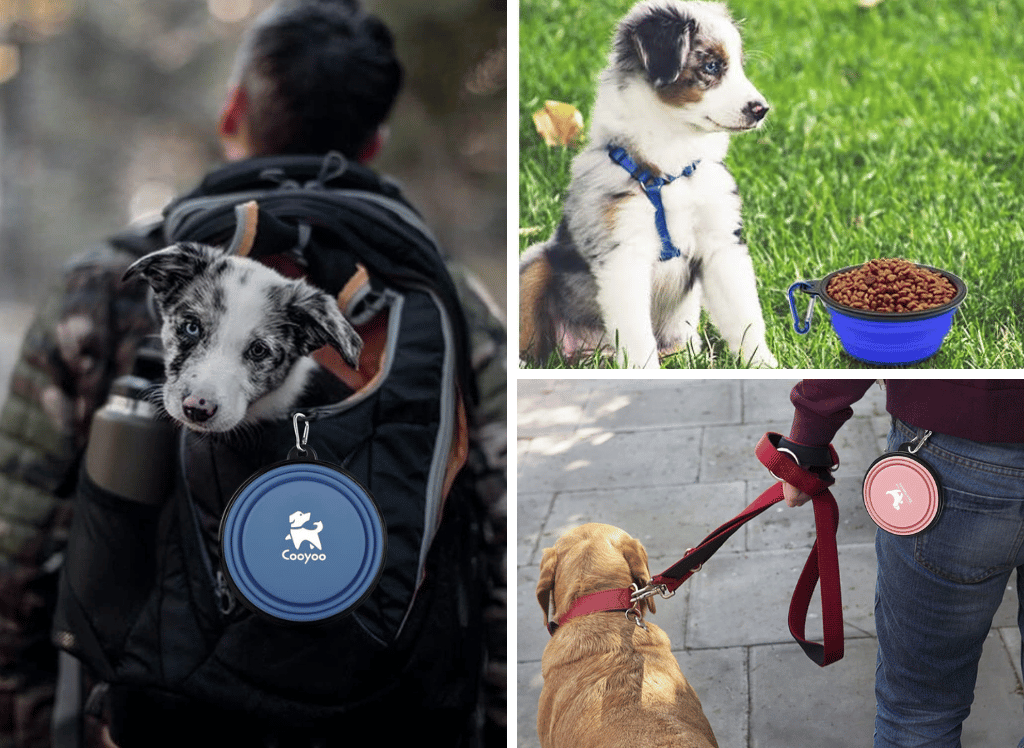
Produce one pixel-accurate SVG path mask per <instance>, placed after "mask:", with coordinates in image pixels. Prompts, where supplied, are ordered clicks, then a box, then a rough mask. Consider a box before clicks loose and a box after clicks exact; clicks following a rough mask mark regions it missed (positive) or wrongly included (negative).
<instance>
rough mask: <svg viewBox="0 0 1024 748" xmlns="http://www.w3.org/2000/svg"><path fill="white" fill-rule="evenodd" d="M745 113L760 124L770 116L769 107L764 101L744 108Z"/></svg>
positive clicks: (753, 102)
mask: <svg viewBox="0 0 1024 748" xmlns="http://www.w3.org/2000/svg"><path fill="white" fill-rule="evenodd" d="M743 113H744V114H745V115H747V116H748V117H750V119H752V120H754V122H760V121H761V120H763V119H764V118H765V116H766V115H767V114H768V105H767V104H765V103H764V102H763V101H751V102H749V103H748V104H747V105H746V106H745V107H744V108H743Z"/></svg>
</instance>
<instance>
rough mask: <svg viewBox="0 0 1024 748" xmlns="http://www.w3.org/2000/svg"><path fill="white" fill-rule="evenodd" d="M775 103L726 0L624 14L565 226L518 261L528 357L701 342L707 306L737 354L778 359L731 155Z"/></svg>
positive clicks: (651, 2) (674, 0)
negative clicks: (732, 146) (753, 76)
mask: <svg viewBox="0 0 1024 748" xmlns="http://www.w3.org/2000/svg"><path fill="white" fill-rule="evenodd" d="M767 114H768V104H767V102H766V101H765V98H764V96H762V95H761V94H760V93H759V92H758V90H757V89H756V88H754V86H753V84H751V82H750V81H749V80H747V77H746V75H744V72H743V52H742V45H741V40H740V33H739V31H738V29H737V27H736V25H735V24H734V23H733V21H732V20H731V19H730V17H729V14H728V11H727V10H726V8H725V6H723V5H721V4H718V3H709V2H680V1H679V0H644V1H643V2H640V3H638V4H637V5H635V6H634V7H633V8H632V10H630V12H629V13H628V14H627V15H626V16H625V18H623V19H622V21H621V22H620V23H619V25H618V28H617V30H616V33H615V37H614V41H613V45H612V50H611V54H610V59H609V63H608V66H607V67H606V68H605V70H604V71H603V72H602V73H601V76H600V81H599V86H598V91H597V100H596V102H595V105H594V112H593V115H592V123H591V127H590V136H589V145H588V146H587V147H586V149H585V150H583V151H581V152H580V153H579V155H577V156H576V158H575V160H574V161H573V166H572V181H571V184H570V186H569V191H568V196H567V198H566V201H565V206H564V211H563V217H562V221H561V223H560V224H559V226H558V228H557V230H556V232H555V234H554V236H553V237H551V239H549V240H548V241H547V242H544V243H542V244H538V245H535V246H533V247H531V248H529V249H528V250H527V251H526V252H524V253H523V255H522V257H521V258H520V265H519V286H520V290H519V305H520V310H519V326H520V337H519V349H520V356H521V358H524V359H530V360H533V361H534V362H537V363H541V364H543V363H544V362H545V361H546V360H547V358H548V356H549V355H550V354H551V353H552V352H553V351H555V350H561V352H562V353H563V355H565V356H566V357H567V358H569V359H570V360H572V359H573V358H575V357H577V356H579V355H581V354H584V353H588V352H593V351H595V350H601V349H609V348H611V349H614V351H615V355H616V359H617V362H618V364H619V365H628V366H630V367H643V368H658V367H659V353H662V354H667V353H672V352H675V351H679V350H686V349H687V348H688V347H690V348H692V349H693V350H699V349H700V344H701V341H700V336H699V334H698V331H697V324H698V321H699V319H700V310H701V307H702V306H703V307H704V308H705V309H706V310H707V312H708V314H709V316H710V319H711V321H712V322H713V323H714V324H715V326H716V327H717V328H718V330H719V331H720V332H721V334H722V336H723V337H724V338H725V340H726V342H727V343H728V345H729V347H730V349H731V350H732V351H733V352H735V353H736V354H737V355H739V356H740V357H741V358H742V359H743V360H744V361H746V362H749V363H750V364H751V365H754V366H763V367H775V366H777V363H776V360H775V357H774V356H773V355H772V353H771V351H770V350H769V349H768V345H767V343H766V342H765V325H764V318H763V316H762V314H761V305H760V301H759V300H758V295H757V285H756V281H755V278H754V268H753V264H752V263H751V260H750V255H749V253H748V251H747V247H746V245H745V244H744V243H743V239H742V237H741V226H742V223H741V218H740V198H739V193H738V191H737V188H736V182H735V180H734V179H733V178H732V175H731V174H730V173H729V171H728V169H727V168H726V167H725V164H724V163H723V162H724V159H725V155H726V151H727V149H728V147H729V138H730V136H731V135H732V134H733V133H738V132H745V131H748V130H754V129H756V128H757V127H759V126H760V125H761V123H762V121H763V120H764V118H765V115H767Z"/></svg>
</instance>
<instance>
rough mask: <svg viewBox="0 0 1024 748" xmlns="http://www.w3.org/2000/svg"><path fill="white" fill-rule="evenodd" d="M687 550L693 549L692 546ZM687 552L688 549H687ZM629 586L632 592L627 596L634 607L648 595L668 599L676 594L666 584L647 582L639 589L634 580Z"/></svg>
mask: <svg viewBox="0 0 1024 748" xmlns="http://www.w3.org/2000/svg"><path fill="white" fill-rule="evenodd" d="M689 550H693V549H692V548H691V549H689ZM687 553H689V551H687ZM629 588H630V589H631V590H633V594H631V595H630V596H629V601H630V602H631V603H633V606H634V607H636V606H637V605H638V604H639V603H640V602H642V601H644V600H646V599H647V598H649V597H654V596H655V595H660V596H661V597H662V599H664V600H668V599H669V598H670V597H674V596H675V594H676V591H675V590H670V589H669V588H668V585H667V584H655V583H654V582H648V583H647V586H646V587H644V588H643V589H640V588H639V587H638V586H637V584H636V582H634V583H633V584H631V585H629ZM631 610H632V609H631Z"/></svg>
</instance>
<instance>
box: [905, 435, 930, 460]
mask: <svg viewBox="0 0 1024 748" xmlns="http://www.w3.org/2000/svg"><path fill="white" fill-rule="evenodd" d="M931 435H932V432H931V431H928V430H927V429H926V430H925V432H924V433H923V434H921V435H920V436H915V437H914V440H913V441H912V442H910V444H908V445H907V451H908V452H910V454H912V455H916V454H917V453H918V452H919V451H920V450H921V447H923V446H924V443H925V442H926V441H928V437H929V436H931Z"/></svg>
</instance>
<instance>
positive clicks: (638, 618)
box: [626, 605, 647, 631]
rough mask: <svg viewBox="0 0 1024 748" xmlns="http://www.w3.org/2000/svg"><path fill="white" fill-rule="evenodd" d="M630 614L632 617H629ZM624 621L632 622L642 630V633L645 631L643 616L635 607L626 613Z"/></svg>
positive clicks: (645, 625)
mask: <svg viewBox="0 0 1024 748" xmlns="http://www.w3.org/2000/svg"><path fill="white" fill-rule="evenodd" d="M630 614H632V615H630ZM626 620H627V621H632V622H633V623H635V624H636V625H637V626H639V627H640V628H642V629H643V630H644V631H646V630H647V622H646V621H645V620H644V614H643V613H642V612H641V611H640V608H638V607H637V606H636V605H634V606H633V607H632V608H630V609H629V610H627V611H626Z"/></svg>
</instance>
